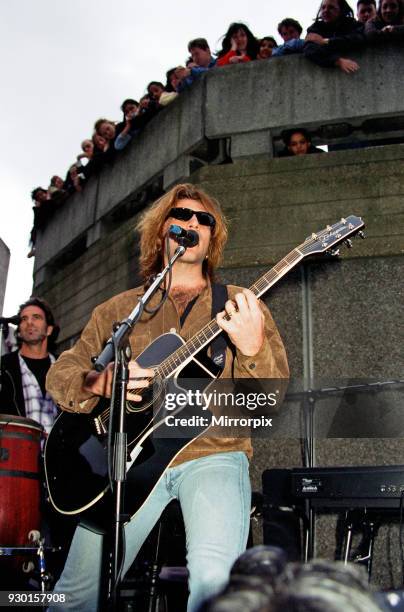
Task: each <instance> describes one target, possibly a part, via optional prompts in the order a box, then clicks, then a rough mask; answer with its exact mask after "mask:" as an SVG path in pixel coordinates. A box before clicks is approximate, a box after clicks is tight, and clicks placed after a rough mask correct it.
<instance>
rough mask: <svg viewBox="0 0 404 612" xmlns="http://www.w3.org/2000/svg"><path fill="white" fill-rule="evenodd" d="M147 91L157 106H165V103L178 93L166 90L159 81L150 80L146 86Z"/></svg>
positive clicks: (168, 102)
mask: <svg viewBox="0 0 404 612" xmlns="http://www.w3.org/2000/svg"><path fill="white" fill-rule="evenodd" d="M147 93H148V94H149V96H150V99H151V100H154V102H155V103H156V104H157V105H158V106H167V104H170V102H172V101H173V100H175V98H176V97H177V95H178V94H177V93H176V92H172V91H171V92H170V91H166V88H165V87H164V85H163V83H160V82H159V81H151V82H150V83H149V84H148V86H147Z"/></svg>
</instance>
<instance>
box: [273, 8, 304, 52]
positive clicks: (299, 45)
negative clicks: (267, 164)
mask: <svg viewBox="0 0 404 612" xmlns="http://www.w3.org/2000/svg"><path fill="white" fill-rule="evenodd" d="M278 32H279V34H280V35H281V37H282V40H283V45H280V46H279V47H277V48H276V49H274V50H273V52H272V55H273V56H274V57H276V56H279V55H290V54H291V53H302V51H303V47H304V39H303V38H300V36H301V34H302V32H303V28H302V26H301V25H300V23H299V22H298V21H296V19H291V18H290V17H287V18H286V19H282V21H281V22H280V23H279V25H278Z"/></svg>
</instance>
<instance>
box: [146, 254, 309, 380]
mask: <svg viewBox="0 0 404 612" xmlns="http://www.w3.org/2000/svg"><path fill="white" fill-rule="evenodd" d="M303 257H304V255H303V253H302V252H301V251H300V250H299V248H296V249H293V251H291V252H290V253H289V254H288V255H286V257H284V258H283V259H282V260H281V261H280V262H279V263H277V264H276V265H275V266H274V267H273V268H271V270H269V271H268V272H266V274H264V275H263V276H261V277H260V278H259V279H258V280H257V281H256V282H255V283H254V284H253V285H252V286H251V287H250V291H252V292H253V293H254V295H256V296H257V298H259V297H261V296H262V295H263V294H264V293H265V292H266V291H268V289H270V287H272V286H273V285H275V283H277V282H278V281H279V280H280V279H281V278H282V277H283V276H285V274H287V273H288V272H289V270H291V269H292V268H294V267H295V266H296V265H297V264H298V263H299V262H300V261H301V260H302V259H303ZM221 331H222V330H221V328H220V327H219V326H218V324H217V322H216V319H212V321H210V322H209V323H208V324H207V325H205V326H204V327H203V328H202V329H201V330H200V331H199V332H198V333H197V334H195V336H193V337H192V338H190V340H188V341H187V342H186V343H185V344H184V345H183V346H181V347H180V348H179V349H177V350H176V351H175V352H174V353H172V354H171V355H170V356H169V357H167V358H166V359H165V360H164V361H163V362H162V363H161V364H160V366H159V367H158V372H159V374H160V375H162V376H163V377H167V376H170V375H171V374H173V372H175V371H176V370H177V369H178V368H179V367H180V366H181V365H183V364H184V363H185V362H186V361H187V360H188V359H190V358H192V357H193V356H194V355H196V353H198V352H199V351H200V350H202V349H203V348H204V347H205V346H207V345H208V344H209V343H210V342H212V340H213V339H214V338H215V337H216V336H218V335H219V334H220V333H221Z"/></svg>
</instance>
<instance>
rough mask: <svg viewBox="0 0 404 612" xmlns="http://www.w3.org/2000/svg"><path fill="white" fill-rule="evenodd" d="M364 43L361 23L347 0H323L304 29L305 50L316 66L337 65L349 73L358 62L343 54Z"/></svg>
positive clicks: (356, 68)
mask: <svg viewBox="0 0 404 612" xmlns="http://www.w3.org/2000/svg"><path fill="white" fill-rule="evenodd" d="M364 44H365V36H364V27H363V24H362V23H359V22H358V21H356V19H354V14H353V10H352V9H351V7H350V6H349V4H347V2H346V0H323V1H322V3H321V5H320V8H319V11H318V13H317V17H316V20H315V22H314V23H313V25H311V26H310V27H309V28H308V30H307V36H306V39H305V45H304V54H305V55H306V57H307V58H308V59H310V60H311V61H313V62H315V63H316V64H318V65H319V66H324V67H333V66H336V67H338V68H340V70H342V71H343V72H346V73H348V74H349V73H352V72H356V71H357V70H358V69H359V65H358V64H357V63H356V62H354V61H353V60H351V59H348V58H346V57H343V55H342V54H344V53H345V51H349V50H352V49H357V48H360V47H362V46H364Z"/></svg>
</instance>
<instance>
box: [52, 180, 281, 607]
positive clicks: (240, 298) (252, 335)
mask: <svg viewBox="0 0 404 612" xmlns="http://www.w3.org/2000/svg"><path fill="white" fill-rule="evenodd" d="M172 225H176V226H180V227H181V228H184V230H187V231H188V232H191V234H190V236H191V242H192V236H195V233H196V235H197V236H198V238H199V241H198V243H197V244H195V245H194V246H190V247H189V248H188V249H187V250H186V252H185V254H184V255H183V256H182V257H181V258H180V259H178V260H177V261H176V263H175V264H174V266H173V270H172V283H171V287H170V292H169V295H168V299H167V300H166V301H165V302H164V303H163V305H162V307H161V308H160V309H159V310H157V312H155V313H154V314H151V311H152V310H153V308H154V307H156V306H157V304H158V303H159V301H160V300H161V292H160V294H156V295H155V296H154V298H153V299H152V301H151V303H150V304H149V306H148V310H149V312H148V313H146V312H144V313H143V315H142V317H141V319H140V321H139V322H138V324H137V325H136V328H135V330H134V333H133V334H132V336H131V338H130V344H131V348H132V355H133V359H134V360H135V359H136V357H137V356H138V355H139V353H140V352H141V351H143V349H145V347H146V346H148V345H149V344H150V342H151V341H152V340H154V339H155V338H157V337H158V336H160V335H161V334H163V333H165V332H168V331H174V330H175V331H176V332H177V333H178V334H180V335H181V336H182V337H183V338H184V339H185V340H187V339H189V338H190V337H192V336H193V335H194V334H195V333H197V332H198V331H199V330H200V329H201V328H202V327H203V326H204V325H205V324H207V323H208V322H209V321H210V320H211V317H212V291H213V290H214V289H213V288H214V284H213V273H214V269H215V268H216V267H217V266H218V264H219V262H220V259H221V256H222V253H223V248H224V245H225V242H226V238H227V229H226V223H225V219H224V217H223V215H222V213H221V211H220V208H219V205H218V204H217V202H215V200H214V199H213V198H211V197H209V196H208V195H207V194H206V193H204V192H203V191H202V190H201V189H199V188H197V187H195V186H193V185H188V184H185V185H177V186H176V187H174V188H173V189H171V190H170V191H169V192H168V193H167V194H165V195H164V196H163V197H161V198H160V199H159V200H158V201H157V202H156V203H155V204H154V205H153V206H152V207H151V208H150V209H149V210H148V211H147V212H146V213H145V215H144V216H143V219H142V220H141V222H140V224H139V230H140V235H141V242H140V247H141V255H140V265H141V272H142V275H143V278H144V284H145V285H147V284H148V281H149V279H150V277H151V276H153V275H155V274H157V273H159V272H160V271H161V270H162V268H163V266H164V265H165V264H166V263H167V258H166V254H165V238H166V236H167V234H168V233H169V229H170V226H172ZM170 235H171V233H170ZM188 236H189V234H188ZM195 242H196V241H195ZM169 245H170V251H171V255H172V254H173V253H174V250H175V249H176V248H177V247H178V244H177V242H175V241H174V240H173V239H172V238H170V239H169ZM143 293H144V287H143V286H141V287H137V288H135V289H132V290H129V291H126V292H124V293H122V294H120V295H118V296H116V297H114V298H112V299H110V300H109V301H107V302H105V303H104V304H101V305H100V306H98V307H97V308H96V309H95V310H94V312H93V314H92V317H91V319H90V321H89V323H88V324H87V326H86V328H85V329H84V331H83V333H82V336H81V338H80V340H79V341H78V342H77V344H76V345H75V346H74V347H73V348H72V349H71V350H69V351H66V352H65V353H63V354H62V356H61V357H60V358H59V360H58V362H57V363H56V364H55V365H54V366H53V367H52V368H51V370H50V372H49V374H48V378H47V384H48V389H49V391H50V392H51V394H52V396H53V398H54V399H55V401H56V402H57V403H58V404H59V406H60V407H61V408H62V409H64V410H68V411H77V412H86V413H89V412H91V410H92V409H93V408H94V407H95V406H96V404H97V403H98V401H99V399H100V397H102V396H110V394H111V378H112V370H111V367H108V368H107V369H106V370H105V371H104V372H102V373H96V372H95V371H94V370H92V369H91V357H93V356H94V355H97V354H99V353H100V351H101V349H102V348H103V345H104V344H105V342H106V341H107V339H108V338H109V337H110V335H111V328H112V324H113V322H114V321H121V320H123V319H125V318H126V317H127V316H128V315H129V313H130V312H131V311H132V310H133V308H134V305H135V304H136V302H137V300H138V296H140V295H142V294H143ZM227 295H228V299H227V301H226V300H224V301H225V304H224V310H223V312H221V313H219V314H218V315H217V322H218V324H219V326H220V327H221V328H222V329H223V330H224V331H225V332H226V333H227V334H228V337H229V346H228V347H227V348H226V350H225V360H224V364H222V365H223V368H224V369H223V372H222V377H224V378H229V379H231V378H232V377H234V378H248V377H254V378H278V379H279V378H287V377H288V373H289V372H288V365H287V360H286V355H285V350H284V347H283V344H282V340H281V338H280V336H279V333H278V331H277V328H276V326H275V323H274V322H273V319H272V317H271V315H270V313H269V311H268V309H267V308H266V307H265V306H264V305H263V304H262V303H261V302H259V301H258V300H257V299H256V297H255V296H254V295H253V294H252V293H251V292H250V291H247V290H245V289H240V288H237V287H234V286H228V287H227ZM226 315H228V316H226ZM230 345H233V350H232V349H231V347H230ZM134 360H133V361H131V363H130V365H129V369H130V378H131V379H132V380H130V382H129V385H128V399H130V400H132V401H139V400H140V396H139V395H138V394H136V393H135V392H134V390H135V389H136V388H137V389H139V387H140V386H142V385H146V384H147V382H146V380H143V381H142V382H140V381H139V378H142V377H143V378H144V379H145V378H147V377H151V376H153V371H152V370H150V369H142V368H140V367H139V366H138V365H137V364H136V361H134ZM135 379H137V380H135ZM134 416H136V415H134ZM251 455H252V447H251V441H250V439H248V438H237V439H236V438H223V437H222V438H214V437H209V436H206V437H205V436H201V437H200V438H197V439H195V440H194V441H192V442H191V443H190V444H188V445H187V446H186V447H185V448H184V449H183V450H181V451H180V452H179V453H178V454H177V455H176V456H175V458H174V459H173V461H172V462H171V463H170V466H169V467H168V468H167V469H166V471H165V472H164V474H163V475H162V477H161V478H160V480H159V481H158V483H157V485H156V486H155V488H154V489H153V490H152V492H151V494H150V496H149V497H148V499H147V500H146V502H145V503H144V504H143V506H142V507H141V508H140V509H139V510H138V511H137V512H136V514H135V515H134V516H133V517H132V520H131V521H129V522H128V523H127V524H126V526H125V542H126V554H125V564H124V570H123V575H124V574H125V572H126V571H127V570H128V568H129V567H130V565H131V564H132V562H133V560H134V558H135V556H136V555H137V553H138V551H139V549H140V547H141V545H142V543H143V542H144V540H145V539H146V537H147V535H148V534H149V533H150V531H151V529H152V527H153V526H154V525H155V523H156V522H157V520H158V519H159V517H160V515H161V513H162V511H163V509H164V508H165V506H166V505H167V504H168V503H169V502H170V501H171V500H172V499H175V498H177V499H178V500H179V502H180V505H181V509H182V513H183V518H184V523H185V530H186V540H187V567H188V571H189V591H190V595H189V601H188V611H190V612H195V611H196V610H198V609H199V608H200V606H201V604H202V603H203V601H204V600H205V599H207V598H208V597H210V596H212V595H214V594H216V593H217V592H218V591H220V590H221V589H222V587H223V586H224V585H225V584H226V583H227V580H228V576H229V570H230V568H231V566H232V564H233V562H234V561H235V559H236V558H237V557H238V556H239V555H240V554H241V553H242V552H243V551H244V549H245V547H246V542H247V536H248V531H249V515H250V482H249V476H248V459H249V458H250V457H251ZM79 477H80V475H79V474H78V478H79ZM101 544H102V539H101V536H100V535H98V534H96V533H94V532H92V531H90V530H88V529H87V528H85V527H84V526H79V527H78V528H77V530H76V534H75V536H74V538H73V542H72V546H71V549H70V552H69V556H68V559H67V562H66V565H65V568H64V570H63V573H62V576H61V578H60V580H59V582H58V583H57V585H56V587H55V592H58V593H67V594H68V604H67V605H66V606H65V608H64V609H69V610H80V611H81V612H89V611H95V610H97V609H99V606H100V605H101V604H100V600H99V597H100V588H99V586H100V573H101ZM62 608H63V606H62ZM55 609H56V608H55ZM57 609H58V610H60V609H61V608H60V606H58V607H57Z"/></svg>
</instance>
